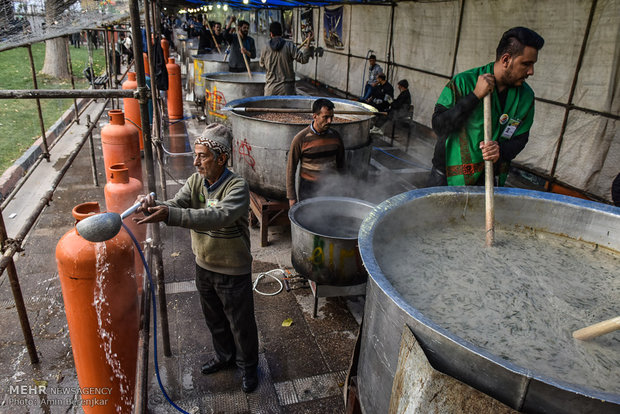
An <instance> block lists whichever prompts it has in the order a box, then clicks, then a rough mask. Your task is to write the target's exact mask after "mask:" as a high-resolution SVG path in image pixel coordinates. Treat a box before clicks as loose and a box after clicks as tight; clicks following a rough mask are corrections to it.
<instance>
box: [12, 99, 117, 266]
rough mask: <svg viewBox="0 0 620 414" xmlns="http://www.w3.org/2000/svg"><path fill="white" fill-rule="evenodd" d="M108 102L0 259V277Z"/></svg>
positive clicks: (19, 248)
mask: <svg viewBox="0 0 620 414" xmlns="http://www.w3.org/2000/svg"><path fill="white" fill-rule="evenodd" d="M108 101H109V100H107V101H106V102H105V104H104V106H103V108H102V109H101V111H99V113H98V114H97V116H96V121H95V123H93V124H92V125H91V126H89V127H88V130H87V131H86V133H85V134H84V135H83V136H82V139H81V141H80V142H79V144H78V145H77V147H76V148H75V149H74V150H73V151H71V153H70V154H69V157H68V158H67V160H66V161H65V163H64V165H63V166H62V168H61V169H60V171H58V174H56V177H54V181H52V184H51V186H50V189H49V190H47V191H46V192H45V194H44V195H43V197H41V199H40V200H39V202H38V203H37V205H36V206H35V208H34V211H33V212H32V214H31V215H30V216H28V218H27V219H26V222H25V223H24V225H23V226H22V228H21V229H20V230H19V232H18V233H17V235H16V236H15V237H14V239H13V243H10V244H9V245H8V247H7V248H6V249H5V251H4V254H3V255H2V258H1V259H0V275H2V274H3V273H4V270H5V269H6V268H7V266H8V265H9V263H10V262H12V260H13V256H14V255H15V253H17V252H18V251H21V248H22V246H21V244H22V242H23V240H24V238H25V237H26V235H27V234H28V232H29V231H30V229H31V228H32V226H34V224H35V223H36V221H37V219H38V218H39V215H41V212H42V211H43V209H44V208H45V207H46V206H47V205H48V204H49V202H50V201H51V200H52V196H53V195H54V191H55V190H56V188H57V187H58V184H59V183H60V181H61V180H62V178H63V177H64V176H65V174H66V173H67V170H69V167H71V164H72V163H73V161H74V160H75V158H76V157H77V155H78V154H79V152H80V150H81V149H82V147H83V146H84V143H85V142H86V141H87V140H88V135H89V134H91V133H92V131H93V129H94V128H95V126H96V125H97V123H96V122H97V121H98V120H99V118H100V117H101V115H102V114H103V112H104V111H105V109H106V106H107V104H108Z"/></svg>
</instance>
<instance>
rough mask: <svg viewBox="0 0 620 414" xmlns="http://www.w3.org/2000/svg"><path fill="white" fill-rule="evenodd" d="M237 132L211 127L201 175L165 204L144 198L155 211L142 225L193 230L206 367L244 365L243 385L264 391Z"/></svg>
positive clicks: (198, 161)
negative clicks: (235, 163)
mask: <svg viewBox="0 0 620 414" xmlns="http://www.w3.org/2000/svg"><path fill="white" fill-rule="evenodd" d="M231 143H232V133H231V132H230V130H229V129H228V128H226V127H225V126H224V125H221V124H216V123H214V124H210V125H208V126H207V127H206V128H205V130H204V132H203V133H202V135H201V136H200V137H198V138H196V141H195V142H194V144H195V145H194V166H195V167H196V173H194V174H193V175H192V176H190V177H189V178H188V179H187V181H186V182H185V185H184V186H183V187H182V188H181V189H180V190H179V192H178V193H177V194H176V195H175V196H174V198H173V199H171V200H168V201H164V202H160V201H155V200H154V199H153V197H151V196H146V197H145V196H141V197H139V198H138V200H139V201H140V202H141V203H142V206H141V207H140V208H139V209H138V211H139V212H140V211H148V213H150V215H149V216H147V217H145V218H144V219H142V220H141V221H139V222H138V224H143V223H158V222H161V221H163V222H164V223H166V224H167V225H168V226H180V227H185V228H188V229H190V233H191V237H192V251H193V253H194V255H195V256H196V288H197V289H198V293H199V294H200V304H201V306H202V312H203V314H204V317H205V321H206V322H207V327H208V328H209V330H210V331H211V337H212V340H213V348H214V349H215V356H214V357H213V358H211V359H210V360H209V361H207V362H206V363H205V364H204V365H203V366H202V369H201V371H202V373H203V374H205V375H208V374H212V373H214V372H217V371H219V370H221V369H223V368H227V367H229V366H233V365H235V364H236V365H237V366H238V367H239V368H241V370H242V373H243V378H242V383H241V388H242V389H243V391H244V392H252V391H254V390H255V389H256V387H257V386H258V375H257V367H258V331H257V327H256V320H255V317H254V297H253V295H252V274H251V272H252V255H251V253H250V230H249V227H248V209H249V206H250V193H249V189H248V185H247V183H246V182H245V180H244V179H243V178H242V177H240V176H238V175H236V174H235V173H233V172H231V171H230V170H228V169H227V168H226V163H227V161H228V158H229V157H230V151H231Z"/></svg>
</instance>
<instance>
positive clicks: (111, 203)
mask: <svg viewBox="0 0 620 414" xmlns="http://www.w3.org/2000/svg"><path fill="white" fill-rule="evenodd" d="M107 173H108V175H107V180H108V182H107V184H106V185H105V187H104V188H103V192H104V195H105V206H106V209H107V210H108V211H109V212H113V213H118V214H121V213H122V212H123V211H125V210H127V209H128V208H129V207H131V206H132V205H133V204H134V203H135V202H136V199H137V198H138V195H140V194H142V193H143V191H142V183H141V182H140V181H138V180H136V179H135V178H132V177H130V176H129V170H128V169H127V167H125V164H123V163H120V164H112V165H111V166H110V168H108V170H107ZM124 223H125V225H126V226H127V227H129V229H130V230H131V232H132V233H133V235H134V236H135V237H136V239H137V240H138V241H139V242H140V243H142V242H144V240H145V239H146V226H145V225H140V224H137V223H136V222H134V221H133V220H130V219H127V220H125V221H124ZM134 249H136V247H135V246H134ZM134 273H135V275H136V283H137V284H138V293H140V294H142V281H143V277H142V275H143V273H144V265H143V264H142V259H141V258H140V253H138V251H137V250H135V251H134Z"/></svg>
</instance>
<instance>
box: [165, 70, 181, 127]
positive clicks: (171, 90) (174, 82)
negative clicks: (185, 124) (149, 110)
mask: <svg viewBox="0 0 620 414" xmlns="http://www.w3.org/2000/svg"><path fill="white" fill-rule="evenodd" d="M166 69H168V118H170V119H181V118H183V95H182V92H183V90H182V88H181V67H180V66H179V65H177V64H176V63H174V59H172V58H170V59H168V64H167V65H166Z"/></svg>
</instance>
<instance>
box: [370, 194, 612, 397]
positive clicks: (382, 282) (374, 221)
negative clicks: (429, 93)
mask: <svg viewBox="0 0 620 414" xmlns="http://www.w3.org/2000/svg"><path fill="white" fill-rule="evenodd" d="M494 191H495V193H496V194H499V195H502V196H507V197H522V198H530V199H538V200H545V201H549V202H552V203H553V202H556V203H562V204H568V205H571V206H574V207H579V208H583V209H587V210H590V211H597V212H601V213H609V214H612V215H616V216H620V208H619V207H614V206H610V205H606V204H602V203H598V202H594V201H590V200H583V199H579V198H575V197H570V196H565V195H561V194H555V193H545V192H540V191H533V190H524V189H519V188H505V187H496V188H495V189H494ZM444 194H445V195H454V194H476V195H482V196H484V194H485V189H484V187H432V188H423V189H416V190H411V191H408V192H405V193H402V194H398V195H396V196H394V197H391V198H389V199H387V200H385V201H383V202H382V203H380V204H379V205H378V206H376V207H375V208H374V210H373V211H372V212H371V213H370V214H369V215H367V216H366V219H365V220H364V221H363V222H362V225H361V227H360V231H359V238H358V245H359V250H360V256H361V258H362V262H363V263H364V267H366V270H367V271H368V276H369V279H372V280H373V281H374V283H376V284H377V286H378V288H379V289H380V290H381V291H383V293H384V294H385V295H387V296H389V297H390V299H391V300H392V301H393V302H394V304H395V305H396V306H398V307H399V308H400V309H402V311H404V312H405V313H407V314H408V315H409V316H410V317H412V318H413V319H415V320H416V321H418V322H419V323H421V324H423V325H425V326H426V327H428V328H429V329H430V330H432V331H433V332H435V333H436V334H438V335H440V336H442V337H445V338H447V339H448V340H450V341H452V342H454V343H456V344H457V345H459V346H461V347H464V348H466V349H468V350H469V351H470V352H472V353H473V354H475V355H476V356H477V357H480V358H484V359H486V360H489V361H491V362H493V363H495V364H497V365H499V366H501V367H503V368H504V369H506V370H508V371H510V372H512V373H514V374H517V375H521V376H524V377H526V378H528V379H531V380H536V381H539V382H541V383H544V384H548V385H550V386H552V387H555V388H557V389H559V390H563V391H568V392H570V393H573V394H578V395H583V396H585V397H587V398H593V399H597V400H601V401H603V402H608V403H614V404H620V394H614V393H609V392H604V391H599V390H595V389H593V388H588V387H585V386H580V385H576V384H573V383H569V382H565V381H561V380H558V379H555V378H551V377H548V376H545V375H542V374H538V373H536V372H534V371H531V370H529V369H527V368H525V367H522V366H520V365H517V364H514V363H512V362H509V361H507V360H505V359H502V358H500V357H499V356H497V355H495V354H493V353H491V352H489V351H487V350H485V349H482V348H481V347H479V346H478V345H475V344H473V343H471V342H469V341H466V340H464V339H462V338H461V337H460V336H458V335H456V334H454V333H452V332H451V331H448V330H446V329H444V328H442V327H440V326H439V325H438V324H436V323H435V322H433V321H432V320H431V319H430V318H428V317H426V316H425V315H424V314H423V313H422V312H420V311H419V310H418V309H416V308H415V307H413V306H412V305H411V304H409V303H408V302H407V301H406V300H405V299H404V298H403V297H402V296H401V294H400V293H399V292H398V291H397V290H396V289H395V288H394V286H393V285H392V284H391V283H390V282H389V280H388V279H387V278H386V276H385V275H384V273H383V271H382V270H381V267H380V266H379V264H378V262H377V259H376V257H375V254H374V248H373V239H374V236H375V231H376V230H377V228H378V227H379V226H380V224H381V222H382V221H383V220H384V219H385V218H386V217H387V216H388V214H389V213H391V212H393V211H395V210H396V209H397V208H399V207H401V206H403V205H405V204H407V203H409V202H411V201H413V200H415V199H419V198H423V197H427V196H431V195H444ZM414 333H415V332H414ZM424 352H425V353H427V352H428V350H427V349H424ZM447 374H448V375H451V374H450V373H447ZM523 398H524V399H527V391H526V392H525V395H524V396H523Z"/></svg>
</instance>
